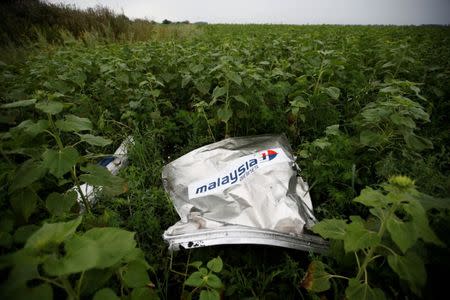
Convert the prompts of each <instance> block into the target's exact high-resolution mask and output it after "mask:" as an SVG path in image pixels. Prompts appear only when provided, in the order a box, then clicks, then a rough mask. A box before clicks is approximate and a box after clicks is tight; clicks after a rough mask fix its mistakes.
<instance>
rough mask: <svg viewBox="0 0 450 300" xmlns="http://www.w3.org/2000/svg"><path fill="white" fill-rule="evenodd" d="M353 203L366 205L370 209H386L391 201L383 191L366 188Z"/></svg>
mask: <svg viewBox="0 0 450 300" xmlns="http://www.w3.org/2000/svg"><path fill="white" fill-rule="evenodd" d="M353 201H355V202H358V203H361V204H364V205H365V206H368V207H377V208H385V207H387V206H388V205H389V204H390V203H391V201H389V198H388V197H386V196H385V195H384V194H383V193H382V192H381V191H379V190H374V189H372V188H370V187H366V188H365V189H363V190H362V191H361V194H360V195H359V196H358V197H356V198H355V199H354V200H353Z"/></svg>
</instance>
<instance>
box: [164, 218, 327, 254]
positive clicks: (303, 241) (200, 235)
mask: <svg viewBox="0 0 450 300" xmlns="http://www.w3.org/2000/svg"><path fill="white" fill-rule="evenodd" d="M163 237H164V240H165V241H166V242H168V243H169V250H170V251H178V250H180V249H181V248H184V249H191V248H199V247H206V246H215V245H226V244H228V245H233V244H258V245H269V246H277V247H284V248H291V249H295V250H303V251H312V252H316V253H321V254H325V253H326V252H327V251H328V242H327V241H325V240H324V239H322V238H320V237H317V236H313V235H310V234H306V233H305V234H302V235H300V236H295V235H290V234H286V233H281V232H277V231H272V230H264V229H258V228H250V227H244V226H237V225H229V226H224V227H221V228H216V229H202V230H198V231H197V232H194V233H185V234H180V235H168V234H164V235H163Z"/></svg>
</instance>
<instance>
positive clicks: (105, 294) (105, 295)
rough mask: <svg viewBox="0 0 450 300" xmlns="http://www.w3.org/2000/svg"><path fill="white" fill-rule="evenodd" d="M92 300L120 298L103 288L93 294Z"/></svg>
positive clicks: (115, 299)
mask: <svg viewBox="0 0 450 300" xmlns="http://www.w3.org/2000/svg"><path fill="white" fill-rule="evenodd" d="M93 300H120V298H119V297H118V296H117V295H116V293H115V292H114V291H113V290H112V289H110V288H103V289H101V290H99V291H97V293H95V295H94V298H93Z"/></svg>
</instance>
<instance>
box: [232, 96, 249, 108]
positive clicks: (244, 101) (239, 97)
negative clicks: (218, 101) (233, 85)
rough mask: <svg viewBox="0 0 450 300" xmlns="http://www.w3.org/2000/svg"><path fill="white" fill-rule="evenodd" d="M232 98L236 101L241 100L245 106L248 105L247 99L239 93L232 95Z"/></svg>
mask: <svg viewBox="0 0 450 300" xmlns="http://www.w3.org/2000/svg"><path fill="white" fill-rule="evenodd" d="M233 98H234V99H235V100H236V101H237V102H241V103H243V104H245V105H247V106H249V104H248V102H247V100H245V98H244V97H242V96H241V95H237V96H233Z"/></svg>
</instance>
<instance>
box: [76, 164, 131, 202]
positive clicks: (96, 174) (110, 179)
mask: <svg viewBox="0 0 450 300" xmlns="http://www.w3.org/2000/svg"><path fill="white" fill-rule="evenodd" d="M81 170H82V171H84V172H88V173H89V174H83V175H80V180H81V181H83V182H86V183H87V184H90V185H92V186H98V187H102V191H103V192H105V193H106V194H108V195H111V196H115V195H120V194H122V193H124V192H125V191H126V189H127V186H126V182H125V180H124V179H122V178H120V177H118V176H114V175H112V174H111V173H110V172H109V171H108V169H106V168H105V167H102V166H99V165H88V166H87V167H85V168H81Z"/></svg>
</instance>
